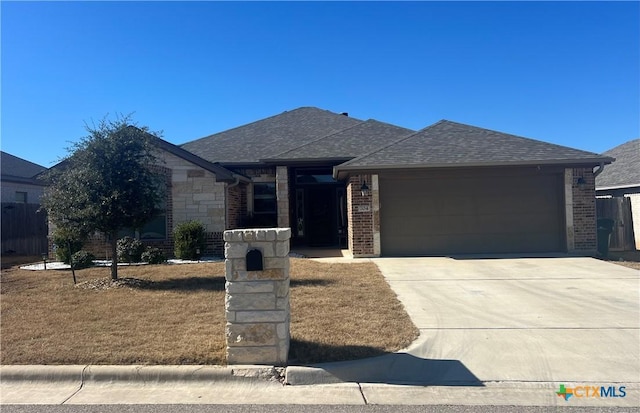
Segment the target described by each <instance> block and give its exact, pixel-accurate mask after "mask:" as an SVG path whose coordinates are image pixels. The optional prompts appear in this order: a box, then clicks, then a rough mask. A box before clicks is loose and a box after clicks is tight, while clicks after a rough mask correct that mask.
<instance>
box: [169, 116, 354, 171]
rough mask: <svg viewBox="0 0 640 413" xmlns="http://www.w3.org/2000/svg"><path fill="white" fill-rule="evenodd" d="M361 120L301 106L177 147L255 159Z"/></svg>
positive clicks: (211, 157) (217, 157)
mask: <svg viewBox="0 0 640 413" xmlns="http://www.w3.org/2000/svg"><path fill="white" fill-rule="evenodd" d="M361 122H362V121H361V120H359V119H355V118H350V117H348V116H345V115H341V114H337V113H333V112H329V111H326V110H322V109H318V108H314V107H302V108H298V109H295V110H292V111H288V112H284V113H281V114H279V115H276V116H272V117H269V118H266V119H262V120H259V121H256V122H253V123H249V124H247V125H243V126H239V127H237V128H234V129H230V130H227V131H224V132H219V133H216V134H214V135H210V136H207V137H204V138H201V139H197V140H195V141H191V142H187V143H185V144H183V145H181V147H182V148H183V149H186V150H187V151H189V152H192V153H194V154H196V155H198V156H199V157H201V158H203V159H205V160H207V161H210V162H220V163H223V164H232V163H235V164H242V163H258V162H260V160H261V159H265V158H271V157H274V156H277V155H278V154H280V153H283V152H287V151H290V150H292V149H294V148H297V147H300V146H301V145H304V144H307V143H309V142H312V141H314V140H316V139H318V138H321V137H324V136H326V135H329V134H332V133H335V132H338V131H340V130H343V129H346V128H349V127H352V126H354V125H357V124H359V123H361Z"/></svg>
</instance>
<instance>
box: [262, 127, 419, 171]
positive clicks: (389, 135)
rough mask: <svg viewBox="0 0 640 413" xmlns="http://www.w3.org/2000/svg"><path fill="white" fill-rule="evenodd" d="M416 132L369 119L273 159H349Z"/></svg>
mask: <svg viewBox="0 0 640 413" xmlns="http://www.w3.org/2000/svg"><path fill="white" fill-rule="evenodd" d="M414 132H415V131H413V130H411V129H407V128H401V127H400V126H395V125H391V124H389V123H384V122H379V121H377V120H373V119H369V120H367V121H366V122H362V123H358V124H356V125H354V126H352V127H350V128H347V129H343V130H341V131H339V132H336V133H333V134H331V135H329V136H324V137H322V138H320V139H316V140H314V141H311V142H309V143H306V144H304V145H301V146H298V147H297V148H294V149H291V150H289V151H286V152H283V153H281V154H278V155H277V156H275V157H273V158H272V159H269V160H270V161H273V160H281V161H283V160H284V161H287V160H314V159H336V160H338V159H342V160H348V159H353V158H356V157H358V156H360V155H364V154H366V153H369V152H371V151H372V150H374V149H376V148H379V147H381V146H383V145H386V144H388V143H390V142H394V141H396V140H398V139H399V138H401V137H403V136H407V135H409V134H411V133H414Z"/></svg>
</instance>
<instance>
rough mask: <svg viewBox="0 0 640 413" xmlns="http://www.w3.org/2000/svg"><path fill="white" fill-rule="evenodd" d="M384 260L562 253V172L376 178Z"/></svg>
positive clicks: (441, 174) (438, 173) (469, 172)
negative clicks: (378, 185)
mask: <svg viewBox="0 0 640 413" xmlns="http://www.w3.org/2000/svg"><path fill="white" fill-rule="evenodd" d="M379 179H380V236H381V248H382V251H381V252H382V255H386V256H410V255H439V254H473V253H509V252H550V251H562V250H564V249H565V248H564V235H563V234H564V231H563V228H564V219H563V213H562V212H563V209H562V204H563V203H562V199H563V193H562V189H563V180H562V175H561V174H560V173H547V174H543V173H540V171H537V170H535V169H532V170H524V169H523V170H513V169H512V170H504V169H503V170H483V171H481V172H478V171H475V172H473V171H466V172H464V171H457V172H454V171H441V172H437V173H407V174H387V175H380V177H379Z"/></svg>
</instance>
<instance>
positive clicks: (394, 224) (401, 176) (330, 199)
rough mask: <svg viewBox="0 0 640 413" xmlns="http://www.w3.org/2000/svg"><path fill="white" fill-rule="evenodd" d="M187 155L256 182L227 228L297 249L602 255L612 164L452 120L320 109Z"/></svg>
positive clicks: (240, 130)
mask: <svg viewBox="0 0 640 413" xmlns="http://www.w3.org/2000/svg"><path fill="white" fill-rule="evenodd" d="M181 147H182V148H183V149H185V150H187V151H189V152H191V153H193V154H195V155H197V156H199V157H201V158H203V159H205V160H207V161H209V162H212V163H216V164H218V165H220V166H222V167H224V168H226V169H227V170H231V171H233V172H234V173H235V174H237V175H239V176H243V177H246V178H248V179H250V182H248V183H247V184H244V183H243V184H242V186H241V189H240V190H237V191H238V192H240V193H241V194H243V195H242V196H246V205H245V204H241V203H240V202H239V201H238V200H237V199H238V198H240V197H238V196H236V198H232V197H231V196H228V197H226V198H225V203H224V205H225V206H226V207H227V208H228V210H227V211H229V210H232V211H238V210H239V211H240V214H237V213H236V212H234V216H246V219H244V220H241V221H240V222H230V221H229V220H227V225H226V227H227V228H232V227H234V226H235V225H238V226H280V227H291V228H292V245H293V246H296V245H308V246H338V245H344V246H348V248H349V250H350V251H351V253H352V254H353V256H354V257H371V256H381V255H382V256H403V255H447V254H460V253H532V252H558V251H566V252H577V253H593V252H594V251H595V249H596V222H595V183H594V178H595V176H594V168H596V167H597V168H598V169H597V170H598V171H601V170H602V169H603V168H604V166H605V165H606V164H610V163H611V162H612V161H613V158H611V157H606V156H602V155H598V154H595V153H590V152H585V151H581V150H577V149H572V148H567V147H563V146H559V145H554V144H550V143H545V142H540V141H536V140H532V139H527V138H522V137H518V136H514V135H510V134H505V133H501V132H496V131H491V130H487V129H482V128H477V127H473V126H469V125H463V124H459V123H455V122H450V121H446V120H443V121H440V122H437V123H436V124H434V125H431V126H429V127H427V128H425V129H422V130H421V131H418V132H414V131H411V130H408V129H405V128H401V127H398V126H394V125H389V124H386V123H382V122H378V121H375V120H368V121H362V120H358V119H354V118H351V117H348V115H347V114H336V113H332V112H328V111H325V110H321V109H317V108H310V107H304V108H299V109H296V110H293V111H289V112H284V113H282V114H280V115H277V116H273V117H270V118H267V119H263V120H260V121H257V122H253V123H250V124H248V125H244V126H240V127H237V128H234V129H231V130H228V131H224V132H220V133H217V134H214V135H211V136H208V137H205V138H202V139H198V140H195V141H192V142H188V143H185V144H183V145H182V146H181ZM245 191H246V192H245ZM220 214H222V212H220ZM216 236H217V237H219V235H216ZM218 252H220V251H219V250H218Z"/></svg>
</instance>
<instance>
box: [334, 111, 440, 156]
mask: <svg viewBox="0 0 640 413" xmlns="http://www.w3.org/2000/svg"><path fill="white" fill-rule="evenodd" d="M442 122H447V121H446V120H445V119H441V120H439V121H437V122H436V123H434V124H432V125H429V126H427V127H424V128H422V129H420V130H418V131H415V132H412V133H410V134H409V135H407V136H403V137H402V138H399V139H396V140H394V141H392V142H389V143H388V144H387V145H384V146H381V147H379V148H376V149H374V150H372V151H369V152H367V153H365V154H362V155H360V156H358V157H356V158H353V159H351V160H349V161H347V162H345V163H342V164H340V166H345V165H349V164H350V163H352V162H356V161H357V160H359V159H361V158H365V157H367V156H371V155H373V154H374V153H376V152H380V151H382V150H384V149H386V148H388V147H390V146H392V145H395V144H397V143H400V142H402V141H404V140H407V139H409V138H411V137H412V136H414V135H416V134H418V133H420V132H422V131H424V130H427V129H429V128H432V127H434V126H436V125H438V124H440V123H442ZM404 129H407V128H404Z"/></svg>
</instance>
